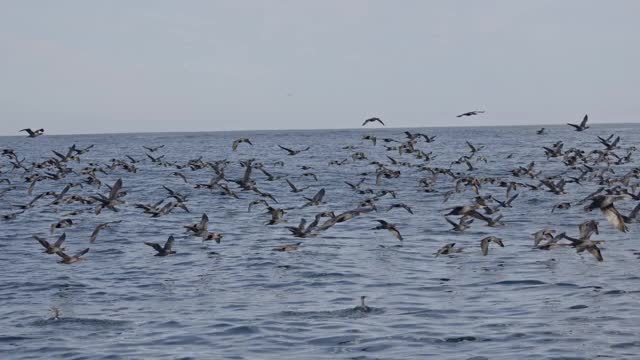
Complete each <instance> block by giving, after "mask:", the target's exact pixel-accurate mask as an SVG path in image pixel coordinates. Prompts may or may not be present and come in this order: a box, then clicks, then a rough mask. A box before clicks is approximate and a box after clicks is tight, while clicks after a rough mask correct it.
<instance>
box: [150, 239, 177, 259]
mask: <svg viewBox="0 0 640 360" xmlns="http://www.w3.org/2000/svg"><path fill="white" fill-rule="evenodd" d="M144 243H145V245H149V246H151V247H152V248H154V249H155V250H156V251H157V252H158V253H157V254H156V255H155V256H167V255H171V254H175V253H176V252H175V251H173V250H171V247H172V246H173V235H171V236H169V239H167V242H165V243H164V247H163V246H160V244H156V243H150V242H146V241H145V242H144Z"/></svg>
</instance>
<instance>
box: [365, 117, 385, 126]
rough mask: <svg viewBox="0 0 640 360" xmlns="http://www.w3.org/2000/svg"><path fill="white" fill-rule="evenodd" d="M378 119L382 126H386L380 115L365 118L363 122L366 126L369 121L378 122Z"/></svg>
mask: <svg viewBox="0 0 640 360" xmlns="http://www.w3.org/2000/svg"><path fill="white" fill-rule="evenodd" d="M376 121H377V122H379V123H380V124H382V126H385V125H384V123H383V122H382V120H380V118H378V117H372V118H368V119H367V120H365V121H364V122H363V123H362V126H365V125H367V124H368V123H373V122H376Z"/></svg>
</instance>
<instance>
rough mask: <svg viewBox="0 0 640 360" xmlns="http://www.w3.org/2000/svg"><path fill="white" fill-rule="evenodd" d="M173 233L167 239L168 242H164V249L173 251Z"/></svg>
mask: <svg viewBox="0 0 640 360" xmlns="http://www.w3.org/2000/svg"><path fill="white" fill-rule="evenodd" d="M173 240H174V239H173V235H171V236H169V239H167V242H166V243H164V251H166V252H169V251H171V248H172V247H173Z"/></svg>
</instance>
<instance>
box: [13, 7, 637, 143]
mask: <svg viewBox="0 0 640 360" xmlns="http://www.w3.org/2000/svg"><path fill="white" fill-rule="evenodd" d="M0 8H1V10H0V49H1V50H0V51H1V54H2V56H0V134H4V135H7V134H16V132H17V130H20V129H21V128H23V127H32V128H39V127H44V128H45V129H46V130H47V133H50V134H54V133H58V134H59V133H96V132H132V131H199V130H202V131H210V130H232V129H288V128H345V127H358V126H360V124H361V122H362V120H363V119H365V118H367V117H370V116H379V117H381V118H382V119H383V120H385V122H386V123H387V124H388V126H394V127H405V126H407V127H408V126H436V125H438V126H443V125H487V124H513V125H521V124H549V123H558V124H561V123H565V122H567V121H570V122H579V121H580V119H581V118H582V116H583V114H584V113H589V115H590V118H591V121H592V122H594V123H595V122H600V123H602V122H637V121H638V114H640V101H638V94H639V90H638V89H639V86H640V71H639V70H638V66H640V65H639V64H640V47H639V46H638V45H637V41H638V36H639V35H640V22H639V21H638V14H640V1H633V0H629V1H623V0H617V1H585V0H546V1H543V0H536V1H512V0H504V1H475V0H468V1H462V0H459V1H449V0H447V1H445V0H443V1H426V0H424V1H419V0H416V1H406V0H405V1H356V0H336V1H328V0H322V1H320V0H318V1H302V0H295V1H294V0H292V1H266V0H265V1H238V0H230V1H155V0H154V1H151V0H149V1H142V0H140V1H80V0H78V1H71V0H69V1H64V0H57V1H31V0H24V1H23V0H14V1H3V2H2V4H1V6H0ZM476 109H483V110H487V113H486V114H484V115H483V116H478V117H475V118H463V119H457V118H455V115H456V114H458V113H461V112H465V111H469V110H476Z"/></svg>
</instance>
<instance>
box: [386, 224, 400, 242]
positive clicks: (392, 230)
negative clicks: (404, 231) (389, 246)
mask: <svg viewBox="0 0 640 360" xmlns="http://www.w3.org/2000/svg"><path fill="white" fill-rule="evenodd" d="M389 231H390V232H391V233H392V234H393V236H395V237H396V238H397V239H398V240H400V241H402V235H400V231H398V229H396V228H395V227H392V228H391V229H389Z"/></svg>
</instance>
